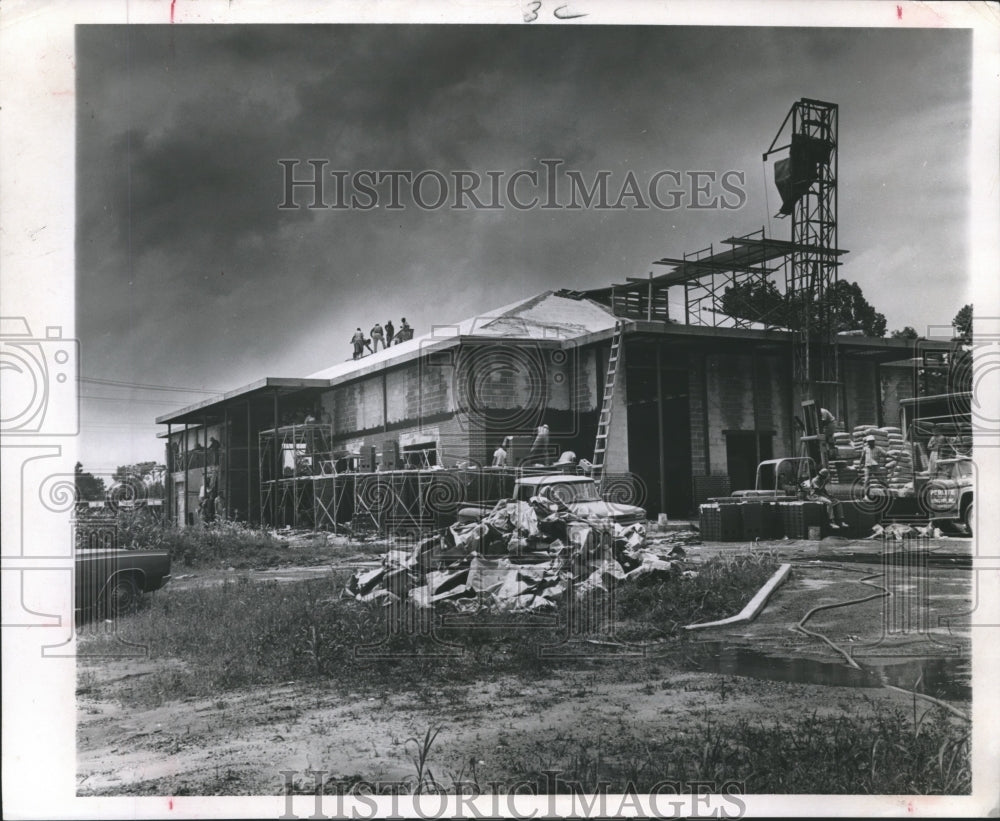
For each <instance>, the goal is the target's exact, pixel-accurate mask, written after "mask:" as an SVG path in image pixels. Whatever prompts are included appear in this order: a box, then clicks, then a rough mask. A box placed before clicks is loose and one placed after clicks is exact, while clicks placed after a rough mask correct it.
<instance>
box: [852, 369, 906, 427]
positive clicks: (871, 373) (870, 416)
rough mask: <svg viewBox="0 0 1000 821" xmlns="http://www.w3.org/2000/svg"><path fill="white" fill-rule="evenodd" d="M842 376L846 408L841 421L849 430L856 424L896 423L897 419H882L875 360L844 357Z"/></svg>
mask: <svg viewBox="0 0 1000 821" xmlns="http://www.w3.org/2000/svg"><path fill="white" fill-rule="evenodd" d="M840 378H841V381H842V382H843V383H844V408H843V410H842V414H841V416H842V418H841V420H840V421H841V422H843V423H844V426H845V428H846V429H847V430H850V429H851V428H853V427H855V426H856V425H868V424H871V425H877V424H886V425H894V424H896V423H897V421H898V416H897V417H895V419H888V418H887V419H885V420H884V421H882V420H880V418H879V417H880V411H881V397H880V396H879V395H878V394H879V393H880V390H881V388H880V386H879V384H878V382H877V381H876V378H877V374H876V365H875V363H874V362H861V361H858V360H856V359H842V360H841V363H840Z"/></svg>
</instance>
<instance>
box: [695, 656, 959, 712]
mask: <svg viewBox="0 0 1000 821" xmlns="http://www.w3.org/2000/svg"><path fill="white" fill-rule="evenodd" d="M858 663H859V664H861V665H862V667H863V669H861V670H856V669H854V668H853V667H849V666H848V665H847V664H845V663H842V662H837V661H819V660H817V659H811V658H789V657H787V656H772V655H768V654H767V653H763V652H761V651H759V650H755V649H753V648H751V647H733V646H728V645H724V644H722V643H721V642H699V643H698V644H697V645H694V646H692V647H690V648H689V652H688V653H687V655H686V657H685V659H684V662H683V665H684V666H685V667H686V668H687V669H691V670H698V671H701V672H707V673H721V674H724V675H732V676H746V677H747V678H756V679H766V680H769V681H787V682H794V683H796V684H823V685H827V686H832V687H872V688H874V687H881V686H882V685H883V684H892V685H895V686H896V687H905V688H906V689H908V690H913V689H916V690H917V692H920V693H925V694H926V695H929V696H934V697H935V698H942V699H945V700H949V701H970V700H971V699H972V683H971V676H972V670H971V664H970V660H969V659H968V658H965V657H961V656H944V657H940V656H939V657H933V658H928V657H911V658H907V659H904V660H900V659H898V658H879V659H869V660H865V659H859V660H858ZM921 677H922V678H921ZM918 679H920V682H919V685H917V680H918ZM915 685H917V686H915Z"/></svg>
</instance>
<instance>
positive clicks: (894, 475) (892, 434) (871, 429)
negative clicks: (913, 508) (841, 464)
mask: <svg viewBox="0 0 1000 821" xmlns="http://www.w3.org/2000/svg"><path fill="white" fill-rule="evenodd" d="M868 436H874V437H875V446H876V447H879V448H882V450H884V451H885V454H886V458H885V465H884V468H885V479H886V481H887V482H888V484H889V486H890V487H892V488H893V489H895V490H896V491H903V490H905V489H907V488H912V481H913V455H912V454H911V453H910V447H909V445H908V444H907V443H906V440H905V439H904V437H903V433H902V431H901V430H900V429H899V428H898V427H895V426H893V425H884V426H882V427H876V426H875V425H858V426H857V427H855V428H854V431H853V433H852V443H853V444H854V445H855V446H856V447H857V449H858V450H857V460H856V462H855V464H856V466H857V467H859V468H860V458H861V451H862V449H863V448H864V444H865V439H866V438H867V437H868Z"/></svg>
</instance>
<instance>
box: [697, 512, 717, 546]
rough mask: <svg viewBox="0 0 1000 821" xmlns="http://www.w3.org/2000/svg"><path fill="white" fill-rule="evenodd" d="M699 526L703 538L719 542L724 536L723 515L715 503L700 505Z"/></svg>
mask: <svg viewBox="0 0 1000 821" xmlns="http://www.w3.org/2000/svg"><path fill="white" fill-rule="evenodd" d="M698 526H699V528H700V530H701V538H702V539H704V540H705V541H707V542H718V541H720V540H721V536H722V516H721V515H720V513H719V506H718V505H717V504H715V503H712V504H705V505H699V506H698Z"/></svg>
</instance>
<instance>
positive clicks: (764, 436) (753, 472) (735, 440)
mask: <svg viewBox="0 0 1000 821" xmlns="http://www.w3.org/2000/svg"><path fill="white" fill-rule="evenodd" d="M723 433H724V434H725V436H726V472H727V473H728V474H729V481H730V486H731V487H732V489H733V490H749V489H751V488H753V486H754V484H755V483H756V480H757V465H758V464H759V463H760V462H763V461H764V460H765V459H771V458H772V457H773V454H774V448H773V440H774V432H773V431H771V432H763V433H762V432H754V431H752V430H727V431H723Z"/></svg>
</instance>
